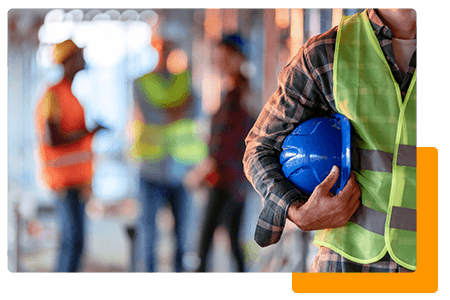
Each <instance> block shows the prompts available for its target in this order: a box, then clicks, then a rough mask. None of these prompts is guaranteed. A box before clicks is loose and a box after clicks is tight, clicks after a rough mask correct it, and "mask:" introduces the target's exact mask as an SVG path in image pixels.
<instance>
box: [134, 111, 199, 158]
mask: <svg viewBox="0 0 450 300" xmlns="http://www.w3.org/2000/svg"><path fill="white" fill-rule="evenodd" d="M133 130H134V136H135V137H136V139H135V142H134V144H133V146H132V148H131V150H130V155H131V157H132V158H139V159H142V160H145V161H147V162H158V161H160V160H162V159H164V158H166V157H167V156H168V155H170V156H171V157H172V158H173V159H174V160H175V161H176V162H177V163H180V164H183V165H194V164H197V163H200V162H201V161H203V160H204V159H205V158H206V156H207V154H208V146H207V145H206V143H205V142H204V141H203V140H202V138H201V135H200V132H199V128H198V126H197V123H196V122H195V121H194V120H192V119H181V120H178V121H175V122H173V123H171V124H168V125H154V124H145V123H143V122H140V121H138V120H136V121H134V122H133Z"/></svg>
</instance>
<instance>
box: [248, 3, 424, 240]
mask: <svg viewBox="0 0 450 300" xmlns="http://www.w3.org/2000/svg"><path fill="white" fill-rule="evenodd" d="M367 13H368V17H369V20H370V22H371V25H372V28H373V30H374V33H375V35H376V36H377V39H378V41H379V43H380V46H381V49H382V50H383V53H384V54H385V56H386V59H387V61H388V63H389V66H390V68H391V71H392V74H393V76H394V78H395V80H396V81H397V83H398V84H399V87H400V90H401V94H402V96H403V97H404V96H405V95H406V91H407V89H408V87H409V83H410V82H411V79H412V76H413V74H414V71H415V69H416V53H415V52H414V54H413V56H412V58H411V61H410V63H409V68H408V70H407V72H406V74H405V76H403V74H402V73H401V71H400V69H399V67H398V65H397V63H396V61H395V58H394V51H393V47H392V33H391V31H390V29H389V28H388V27H387V26H386V25H385V24H384V23H383V21H382V20H381V18H380V17H379V16H378V15H377V13H376V11H375V10H374V9H369V10H368V11H367ZM336 34H337V26H336V27H334V28H332V29H330V30H329V31H327V32H325V33H323V34H321V35H318V36H315V37H313V38H311V39H310V40H308V41H307V42H306V43H305V44H304V45H303V46H302V47H301V48H300V50H299V51H298V53H297V54H296V55H295V56H294V57H293V59H292V60H291V61H290V62H289V63H288V64H287V65H286V66H285V67H284V68H283V69H282V71H281V72H280V74H279V76H278V87H277V90H276V91H275V92H274V93H273V94H272V96H271V97H270V99H269V100H268V102H267V103H266V104H265V106H264V107H263V109H262V111H261V113H260V115H259V117H258V119H257V121H256V123H255V125H254V126H253V128H252V129H251V131H250V132H249V134H248V136H247V138H246V151H245V155H244V160H243V163H244V171H245V174H246V176H247V178H248V179H249V181H250V182H251V184H252V185H253V187H254V188H255V189H256V190H257V191H258V193H259V194H260V195H261V196H262V197H263V200H264V206H263V209H262V211H261V213H260V215H259V218H258V222H257V225H256V231H255V240H256V242H257V243H258V244H259V245H260V246H263V247H264V246H268V245H271V244H274V243H276V242H278V241H279V239H280V238H281V234H282V232H283V229H284V226H285V223H286V214H287V210H288V207H289V205H290V204H291V203H292V202H294V201H300V202H302V203H305V202H306V201H307V200H308V197H309V196H308V195H306V194H305V193H303V192H302V191H300V190H298V189H296V188H295V187H294V186H293V185H292V184H291V183H290V182H289V181H288V180H287V179H286V177H285V176H284V174H283V171H282V170H281V165H280V163H279V155H280V153H281V146H282V144H283V141H284V139H285V138H286V136H287V135H289V134H290V133H291V132H292V131H293V130H294V128H295V127H296V126H297V125H298V124H300V123H302V122H304V121H306V120H308V119H311V118H315V117H320V116H327V115H331V114H333V113H337V110H336V107H335V102H334V95H333V61H334V49H335V43H336Z"/></svg>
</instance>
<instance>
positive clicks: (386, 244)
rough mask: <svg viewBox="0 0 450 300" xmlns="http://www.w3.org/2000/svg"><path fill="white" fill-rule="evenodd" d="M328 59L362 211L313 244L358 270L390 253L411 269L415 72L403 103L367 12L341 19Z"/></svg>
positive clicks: (413, 258)
mask: <svg viewBox="0 0 450 300" xmlns="http://www.w3.org/2000/svg"><path fill="white" fill-rule="evenodd" d="M334 58H335V61H334V69H333V72H334V74H333V76H334V77H333V80H334V83H333V85H334V86H333V89H334V96H335V103H336V108H337V110H338V111H339V112H340V113H342V114H344V115H345V116H346V117H347V118H348V119H349V120H350V122H351V124H352V127H353V129H354V133H353V135H352V156H353V157H352V170H353V172H354V174H355V179H356V181H357V182H358V185H359V187H360V190H361V206H360V207H359V209H358V210H357V212H356V213H355V214H354V215H353V216H352V218H351V219H350V221H349V222H348V223H347V224H346V225H345V226H342V227H340V228H335V229H326V230H319V231H317V232H316V236H315V241H314V243H315V244H317V245H323V246H326V247H329V248H331V249H333V250H334V251H336V252H338V253H339V254H341V255H343V256H344V257H346V258H348V259H350V260H352V261H355V262H357V263H362V264H366V263H372V262H375V261H378V260H379V259H381V258H382V257H383V256H384V255H385V254H386V253H387V252H388V253H389V255H390V256H391V257H392V259H393V260H394V261H395V262H397V263H398V264H399V265H401V266H403V267H405V268H408V269H410V270H415V269H416V74H415V73H414V76H413V78H412V81H411V84H410V86H409V89H408V92H407V93H406V96H405V98H404V99H403V100H402V97H401V94H400V88H399V86H398V84H397V82H396V81H395V79H394V77H393V75H392V72H391V70H390V67H389V65H388V62H387V60H386V58H385V56H384V54H383V52H382V50H381V47H380V45H379V43H378V40H377V38H376V36H375V34H374V31H373V28H372V26H371V24H370V22H369V19H368V17H367V10H366V11H364V12H362V13H358V14H356V15H354V16H351V17H343V19H342V21H341V23H340V25H339V29H338V33H337V39H336V49H335V54H334Z"/></svg>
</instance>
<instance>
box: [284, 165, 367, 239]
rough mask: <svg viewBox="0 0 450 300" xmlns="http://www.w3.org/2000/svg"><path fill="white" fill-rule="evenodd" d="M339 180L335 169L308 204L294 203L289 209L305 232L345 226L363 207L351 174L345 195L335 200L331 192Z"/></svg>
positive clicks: (289, 216) (294, 220) (290, 217)
mask: <svg viewBox="0 0 450 300" xmlns="http://www.w3.org/2000/svg"><path fill="white" fill-rule="evenodd" d="M338 177H339V169H338V168H337V167H336V166H335V167H333V169H332V170H331V172H330V174H328V176H327V178H325V180H324V181H323V182H322V183H320V184H319V185H318V186H317V187H316V188H315V189H314V191H313V193H312V194H311V196H310V197H309V199H308V201H307V202H306V203H305V204H303V205H301V204H300V202H294V203H292V204H291V205H290V206H289V208H288V211H287V218H288V219H289V220H291V221H292V222H294V223H295V224H296V225H297V226H298V227H299V228H300V229H301V230H304V231H310V230H319V229H326V228H336V227H341V226H344V225H345V224H346V223H347V222H348V220H350V217H351V216H352V215H353V213H354V212H355V211H356V210H357V209H358V207H359V205H360V201H359V198H360V196H361V191H360V190H359V187H358V184H357V183H356V180H355V175H353V173H351V174H350V178H349V180H348V181H347V184H346V185H345V187H344V188H343V189H342V191H340V192H339V193H338V194H337V195H336V196H333V194H331V193H330V189H331V188H332V187H333V185H334V183H335V182H336V180H337V179H338Z"/></svg>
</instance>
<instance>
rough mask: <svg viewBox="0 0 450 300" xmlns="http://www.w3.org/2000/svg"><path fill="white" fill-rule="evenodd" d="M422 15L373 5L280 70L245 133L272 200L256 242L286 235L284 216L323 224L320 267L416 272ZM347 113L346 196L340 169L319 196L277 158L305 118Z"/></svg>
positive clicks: (261, 187) (250, 172) (254, 169)
mask: <svg viewBox="0 0 450 300" xmlns="http://www.w3.org/2000/svg"><path fill="white" fill-rule="evenodd" d="M415 39H416V13H415V11H414V10H411V9H378V10H374V9H367V10H365V11H364V12H362V13H357V14H355V15H354V16H351V17H344V18H343V20H342V21H341V23H340V24H339V26H336V27H334V28H332V29H331V30H329V31H327V32H325V33H324V34H321V35H318V36H315V37H313V38H311V39H310V40H309V41H308V42H306V43H305V45H303V46H302V47H301V48H300V50H299V51H298V53H297V55H296V56H295V57H294V58H293V59H292V60H291V61H290V62H289V63H288V64H287V65H286V66H285V67H284V68H283V70H282V71H281V73H280V75H279V80H278V85H279V86H278V88H277V91H276V92H275V93H274V94H273V95H272V97H271V98H270V99H269V100H268V102H267V104H266V105H265V106H264V108H263V110H262V112H261V114H260V116H259V118H258V120H257V121H256V123H255V126H254V127H253V129H252V130H251V132H250V133H249V135H248V137H247V139H246V145H247V148H246V153H245V156H244V166H245V172H246V175H247V177H248V178H249V180H250V181H251V183H252V184H253V186H254V187H255V189H256V190H257V191H258V192H259V193H260V194H261V196H262V197H263V198H264V200H265V202H264V207H263V210H262V212H261V214H260V216H259V220H258V224H257V228H256V232H255V239H256V241H257V243H258V244H260V245H261V246H268V245H270V244H273V243H276V242H278V241H279V239H280V237H281V234H282V232H283V228H284V225H285V222H286V218H287V219H288V220H290V221H292V222H293V223H295V224H296V225H297V226H298V227H299V228H300V229H302V230H305V231H311V230H317V232H316V236H315V241H314V243H315V244H316V245H318V246H319V247H320V248H319V252H318V254H317V256H316V257H315V259H314V262H313V264H312V267H311V271H312V272H412V271H414V270H415V269H416V223H415V221H416V214H415V212H416V211H415V208H416V194H415V192H416V177H415V176H416V169H415V158H416V157H415V153H416V152H415V149H416V148H415V144H416V117H415V113H416V89H415V87H416V76H415V69H416V54H415V51H416V43H415ZM334 113H341V114H343V115H345V116H346V117H347V118H348V119H349V120H350V123H351V126H352V137H351V140H352V145H351V146H352V150H351V151H352V164H351V169H352V172H351V175H350V178H349V180H348V182H347V184H346V186H345V187H344V188H343V189H342V191H341V192H340V193H338V194H337V195H335V196H333V195H332V194H330V193H329V191H330V189H331V187H332V186H333V185H334V183H335V182H336V180H337V179H338V177H339V170H338V169H337V168H333V170H332V171H331V172H330V173H329V175H328V176H327V177H326V178H325V180H323V181H322V182H321V183H320V184H319V185H318V186H317V187H316V188H315V189H314V191H313V192H312V193H311V194H308V193H305V192H304V191H301V190H299V189H296V188H295V187H294V185H293V184H291V183H290V182H289V181H288V180H287V179H286V177H285V176H284V174H283V172H282V170H281V165H280V162H279V155H280V152H281V146H282V143H283V141H284V140H285V138H286V137H287V136H288V135H289V134H290V133H291V132H292V131H293V130H294V129H295V128H296V126H297V125H298V124H301V123H303V122H305V121H306V120H309V119H312V118H315V117H322V116H329V115H331V114H334Z"/></svg>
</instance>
